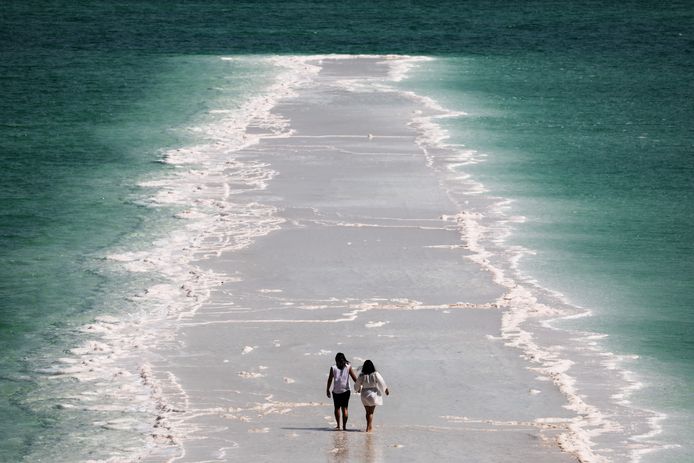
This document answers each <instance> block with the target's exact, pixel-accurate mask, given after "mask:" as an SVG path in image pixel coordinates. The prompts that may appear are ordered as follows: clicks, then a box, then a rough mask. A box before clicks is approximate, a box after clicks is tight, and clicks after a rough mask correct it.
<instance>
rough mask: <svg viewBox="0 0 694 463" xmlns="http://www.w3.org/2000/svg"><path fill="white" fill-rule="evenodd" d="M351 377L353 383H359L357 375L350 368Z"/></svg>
mask: <svg viewBox="0 0 694 463" xmlns="http://www.w3.org/2000/svg"><path fill="white" fill-rule="evenodd" d="M349 376H350V377H351V378H352V381H354V382H355V383H356V382H357V375H355V374H354V370H352V367H349Z"/></svg>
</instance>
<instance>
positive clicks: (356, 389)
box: [354, 376, 362, 392]
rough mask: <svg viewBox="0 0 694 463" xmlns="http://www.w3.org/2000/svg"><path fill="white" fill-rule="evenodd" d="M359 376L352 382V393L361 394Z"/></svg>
mask: <svg viewBox="0 0 694 463" xmlns="http://www.w3.org/2000/svg"><path fill="white" fill-rule="evenodd" d="M361 378H362V377H361V376H360V377H359V378H357V380H356V381H354V392H361Z"/></svg>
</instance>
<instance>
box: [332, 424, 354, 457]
mask: <svg viewBox="0 0 694 463" xmlns="http://www.w3.org/2000/svg"><path fill="white" fill-rule="evenodd" d="M349 434H350V433H348V432H340V431H336V432H334V433H333V448H332V450H331V451H330V456H331V459H330V461H333V462H335V463H343V462H347V461H349V437H348V436H349Z"/></svg>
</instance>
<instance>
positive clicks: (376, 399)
mask: <svg viewBox="0 0 694 463" xmlns="http://www.w3.org/2000/svg"><path fill="white" fill-rule="evenodd" d="M354 391H355V392H361V403H362V404H363V405H364V409H365V410H366V432H371V431H372V430H373V418H374V411H376V405H383V394H385V395H389V394H390V391H389V390H388V386H386V382H385V380H384V379H383V376H381V374H380V373H379V372H378V371H376V367H374V364H373V362H372V361H371V360H366V361H365V362H364V365H363V366H362V367H361V372H360V373H359V377H358V378H357V380H356V381H355V382H354Z"/></svg>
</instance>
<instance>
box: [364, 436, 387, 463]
mask: <svg viewBox="0 0 694 463" xmlns="http://www.w3.org/2000/svg"><path fill="white" fill-rule="evenodd" d="M382 450H383V448H382V446H381V445H380V443H379V439H378V437H376V436H374V434H373V433H370V432H369V433H366V442H365V444H364V459H363V461H366V462H367V463H381V462H382V461H383V452H382Z"/></svg>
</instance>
